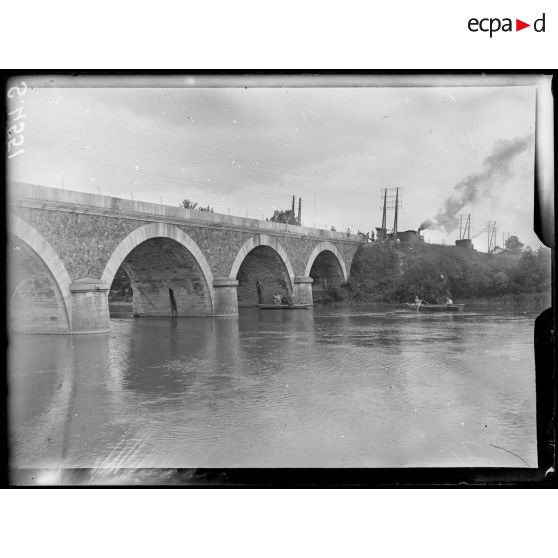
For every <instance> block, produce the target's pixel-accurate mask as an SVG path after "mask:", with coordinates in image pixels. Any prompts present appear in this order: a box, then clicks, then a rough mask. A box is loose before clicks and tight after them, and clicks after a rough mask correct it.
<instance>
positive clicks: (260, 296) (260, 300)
mask: <svg viewBox="0 0 558 558" xmlns="http://www.w3.org/2000/svg"><path fill="white" fill-rule="evenodd" d="M263 290H264V289H263V285H262V284H261V283H260V282H259V281H256V291H258V304H263Z"/></svg>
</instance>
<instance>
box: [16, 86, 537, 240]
mask: <svg viewBox="0 0 558 558" xmlns="http://www.w3.org/2000/svg"><path fill="white" fill-rule="evenodd" d="M101 84H102V82H101ZM153 85H154V87H153V88H116V87H106V88H103V87H95V88H91V87H87V88H86V87H82V88H77V87H76V88H71V87H68V88H47V87H34V88H33V87H29V88H28V89H27V91H26V93H25V95H24V96H23V97H21V99H22V100H23V101H24V103H25V104H24V106H25V114H26V116H25V131H24V146H23V147H24V148H25V153H23V154H21V155H19V156H17V157H15V158H13V159H10V160H9V166H8V175H9V177H10V178H13V179H15V180H18V181H21V182H28V183H33V184H42V185H45V186H52V187H57V188H65V189H71V190H78V191H82V192H89V193H102V194H105V195H111V196H116V197H122V198H126V199H130V198H133V199H135V200H142V201H148V202H153V203H163V204H165V205H171V206H177V205H179V203H180V201H181V200H183V199H185V198H187V199H190V200H193V201H196V202H198V203H199V204H200V205H203V206H207V205H210V206H211V207H213V208H214V210H215V211H216V212H218V213H224V214H227V213H229V214H231V215H240V216H248V217H253V218H266V217H271V216H272V215H273V212H274V210H275V209H288V208H290V206H291V197H292V195H293V194H294V195H295V196H296V197H297V203H298V197H301V198H302V224H303V225H305V226H309V227H318V228H326V229H330V228H331V226H334V227H335V228H336V230H338V231H340V230H342V231H345V230H347V228H350V229H351V231H353V232H356V231H357V230H360V231H363V232H367V231H370V230H373V228H374V227H378V226H380V224H381V190H382V189H383V188H386V187H387V188H394V187H399V188H400V191H401V198H402V208H401V210H400V215H399V224H398V229H399V230H406V229H417V228H418V227H419V225H421V224H422V223H427V224H429V226H428V227H427V228H426V229H425V230H424V231H423V234H424V236H425V239H426V240H427V241H428V242H433V243H441V242H446V243H448V244H453V242H454V241H455V240H456V239H457V238H458V237H459V227H457V228H455V224H456V222H458V219H459V215H460V214H462V213H463V214H464V215H465V216H466V215H467V214H469V213H470V214H471V236H472V237H473V243H474V245H475V248H477V249H478V250H482V251H486V249H487V233H486V231H487V223H488V221H489V220H490V221H496V228H497V237H496V239H497V244H498V245H502V233H504V234H506V235H507V234H510V235H516V236H518V237H519V239H520V240H521V241H522V242H524V243H525V244H526V245H530V246H532V247H534V248H537V247H538V246H540V245H541V244H540V242H539V241H538V239H537V237H536V236H535V234H534V232H533V230H532V229H533V225H532V223H533V168H534V133H535V88H534V87H528V86H518V87H484V88H480V87H461V88H447V87H429V88H424V87H423V88H410V87H407V88H394V87H385V88H379V87H335V88H334V87H331V88H327V87H312V88H311V87H301V88H293V87H291V88H286V87H285V88H256V87H249V88H242V87H241V88H238V87H237V88H224V87H221V88H220V87H217V88H187V87H182V88H157V87H155V86H156V85H157V82H156V77H154V78H153ZM8 108H10V106H9V107H8ZM448 210H450V212H452V218H450V219H449V220H448V219H447V215H446V214H447V211H448ZM392 226H393V212H388V227H389V228H390V229H391V227H392Z"/></svg>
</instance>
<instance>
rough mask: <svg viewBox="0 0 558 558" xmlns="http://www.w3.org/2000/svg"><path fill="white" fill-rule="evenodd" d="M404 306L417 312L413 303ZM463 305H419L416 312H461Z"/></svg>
mask: <svg viewBox="0 0 558 558" xmlns="http://www.w3.org/2000/svg"><path fill="white" fill-rule="evenodd" d="M405 306H406V307H407V308H409V309H413V310H417V305H416V304H415V303H414V302H406V303H405ZM464 306H465V304H421V305H419V307H418V312H463V308H464Z"/></svg>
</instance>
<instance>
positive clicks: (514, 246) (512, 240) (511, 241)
mask: <svg viewBox="0 0 558 558" xmlns="http://www.w3.org/2000/svg"><path fill="white" fill-rule="evenodd" d="M504 246H505V247H506V248H507V249H508V250H509V251H510V252H513V253H514V254H520V253H521V250H522V249H523V246H524V244H523V242H520V241H519V238H517V236H510V237H508V239H507V240H506V242H505V244H504Z"/></svg>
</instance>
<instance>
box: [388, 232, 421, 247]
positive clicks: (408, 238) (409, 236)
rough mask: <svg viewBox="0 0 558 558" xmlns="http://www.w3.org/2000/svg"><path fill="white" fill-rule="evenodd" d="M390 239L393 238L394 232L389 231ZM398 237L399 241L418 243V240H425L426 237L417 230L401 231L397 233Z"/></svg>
mask: <svg viewBox="0 0 558 558" xmlns="http://www.w3.org/2000/svg"><path fill="white" fill-rule="evenodd" d="M387 239H388V240H393V233H388V235H387ZM396 239H397V240H398V241H399V242H407V243H409V244H416V243H417V242H424V237H423V236H422V235H420V234H419V233H418V232H417V231H413V230H409V231H401V232H398V233H397V234H396Z"/></svg>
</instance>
